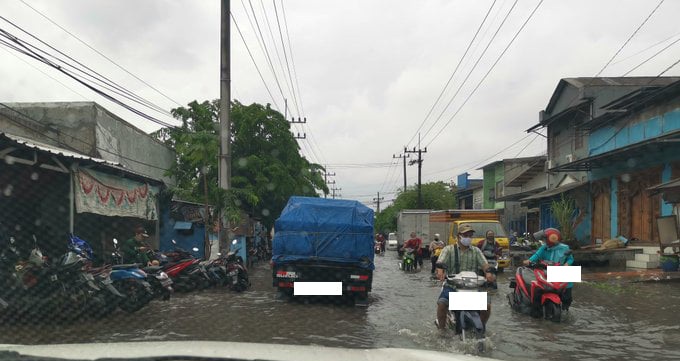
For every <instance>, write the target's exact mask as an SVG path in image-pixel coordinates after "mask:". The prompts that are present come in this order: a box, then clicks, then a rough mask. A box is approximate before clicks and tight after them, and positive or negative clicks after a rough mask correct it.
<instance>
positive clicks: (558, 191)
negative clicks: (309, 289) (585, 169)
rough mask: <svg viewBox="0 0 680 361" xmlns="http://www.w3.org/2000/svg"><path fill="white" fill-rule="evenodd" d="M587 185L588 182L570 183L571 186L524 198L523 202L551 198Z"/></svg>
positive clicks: (567, 185)
mask: <svg viewBox="0 0 680 361" xmlns="http://www.w3.org/2000/svg"><path fill="white" fill-rule="evenodd" d="M586 184H588V181H582V182H574V183H569V184H566V185H563V186H561V187H557V188H553V189H549V190H547V191H543V192H541V193H537V194H534V195H532V196H529V197H526V198H522V201H523V202H525V201H530V200H533V199H541V198H550V197H552V196H555V195H558V194H561V193H564V192H566V191H569V190H572V189H576V188H578V187H580V186H583V185H586Z"/></svg>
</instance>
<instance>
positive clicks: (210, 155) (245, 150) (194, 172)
mask: <svg viewBox="0 0 680 361" xmlns="http://www.w3.org/2000/svg"><path fill="white" fill-rule="evenodd" d="M172 114H173V115H174V116H175V118H177V119H179V120H181V121H182V125H181V126H180V127H177V128H163V129H161V130H159V131H157V132H155V133H154V134H153V135H154V136H155V137H156V138H157V139H159V140H161V141H163V142H164V143H165V144H166V145H168V146H170V147H173V148H174V149H175V151H176V153H177V159H176V162H175V164H174V165H173V166H172V168H171V169H170V170H169V171H168V174H169V175H170V176H173V177H174V178H175V180H176V182H177V185H176V186H175V187H173V188H172V189H171V192H172V193H173V194H175V195H176V196H177V197H179V198H181V199H184V200H189V201H195V202H201V203H203V202H204V201H205V198H206V196H205V194H206V193H207V198H208V201H209V202H210V203H211V204H213V205H216V206H218V207H219V208H221V209H222V210H225V211H227V212H228V214H229V215H230V219H232V220H236V218H237V217H238V214H240V211H241V210H242V211H245V212H248V213H250V214H253V215H254V216H257V217H261V218H262V220H263V223H264V224H265V225H266V226H268V227H271V226H272V225H273V223H274V220H275V219H276V218H277V217H278V216H279V214H280V212H281V210H282V209H283V207H284V206H285V204H286V202H287V201H288V198H289V197H290V196H292V195H301V196H316V195H317V190H320V191H323V192H325V193H328V188H327V186H326V185H325V183H324V180H323V177H322V176H321V174H322V173H323V171H324V169H323V168H322V167H321V166H320V165H318V164H314V163H310V162H309V161H308V160H307V159H305V158H304V157H303V156H302V155H301V154H300V148H299V146H298V144H297V141H296V140H295V138H294V137H293V135H292V134H291V132H290V124H289V123H288V122H287V121H286V119H284V117H283V115H282V114H281V113H279V112H277V111H275V110H273V109H271V107H270V106H269V105H267V106H263V105H261V104H257V103H253V104H251V105H243V104H241V103H239V102H238V101H234V102H232V104H231V113H230V119H231V123H232V125H231V169H232V178H231V186H232V188H231V189H230V191H229V192H224V191H223V190H221V189H220V188H219V185H218V182H217V180H218V154H219V102H218V101H217V100H214V101H212V102H210V101H204V102H202V103H198V102H196V101H193V102H191V103H189V104H188V106H187V107H186V108H185V107H180V108H177V109H173V110H172ZM206 181H207V192H206V189H205V188H206V187H205V186H206V184H205V183H204V182H206Z"/></svg>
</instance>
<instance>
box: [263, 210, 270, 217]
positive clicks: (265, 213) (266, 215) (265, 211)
mask: <svg viewBox="0 0 680 361" xmlns="http://www.w3.org/2000/svg"><path fill="white" fill-rule="evenodd" d="M262 215H263V216H265V217H268V216H269V210H268V209H267V208H265V209H263V210H262Z"/></svg>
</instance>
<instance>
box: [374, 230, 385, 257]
mask: <svg viewBox="0 0 680 361" xmlns="http://www.w3.org/2000/svg"><path fill="white" fill-rule="evenodd" d="M375 241H376V242H377V243H378V244H379V245H380V253H385V237H383V235H382V234H380V233H376V234H375Z"/></svg>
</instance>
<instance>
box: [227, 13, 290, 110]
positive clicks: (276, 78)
mask: <svg viewBox="0 0 680 361" xmlns="http://www.w3.org/2000/svg"><path fill="white" fill-rule="evenodd" d="M248 4H249V5H250V10H251V11H252V13H253V20H254V21H255V25H256V26H257V32H258V33H259V34H260V38H261V39H262V50H263V51H264V54H265V56H266V59H267V61H268V64H269V69H270V70H271V71H272V75H273V76H274V80H275V81H276V86H277V87H278V88H279V92H280V93H281V97H282V98H283V99H285V98H286V96H285V95H284V94H283V88H281V83H280V82H279V78H278V76H276V71H275V70H274V63H273V62H272V59H271V57H270V56H269V51H268V50H267V44H266V42H265V40H264V36H263V35H262V29H261V28H260V22H259V21H257V15H256V14H255V9H254V8H253V3H252V1H251V0H248ZM232 19H233V15H232ZM256 36H257V34H256ZM244 42H245V39H244Z"/></svg>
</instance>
